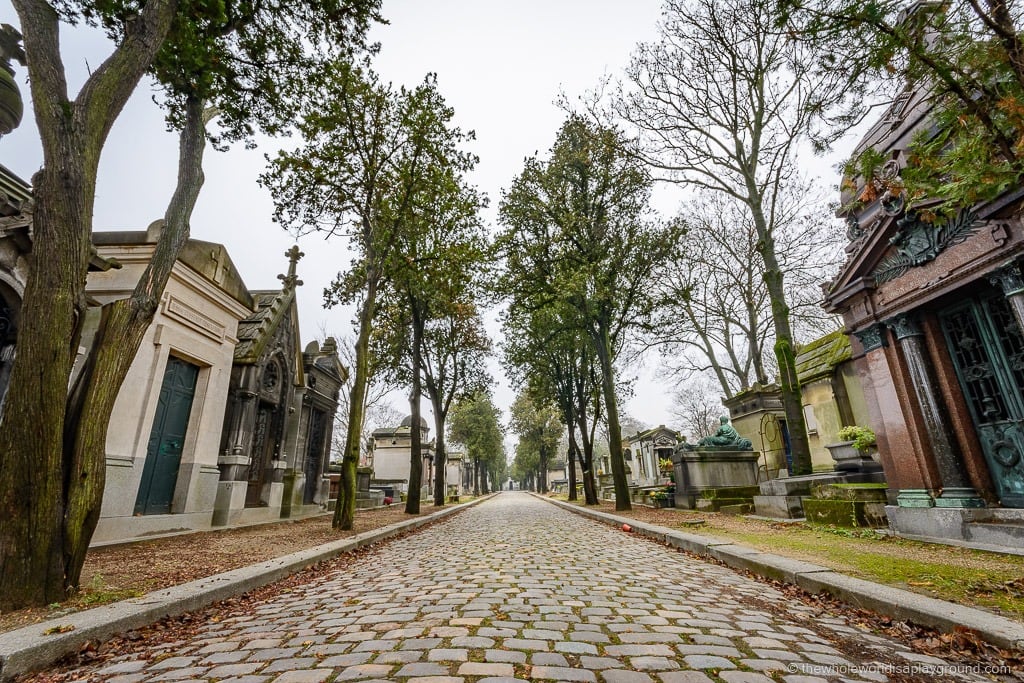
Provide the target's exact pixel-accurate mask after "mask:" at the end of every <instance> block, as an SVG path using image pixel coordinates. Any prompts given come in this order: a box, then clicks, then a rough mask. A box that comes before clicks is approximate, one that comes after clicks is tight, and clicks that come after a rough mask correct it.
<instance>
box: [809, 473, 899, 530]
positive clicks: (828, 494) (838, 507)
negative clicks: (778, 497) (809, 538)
mask: <svg viewBox="0 0 1024 683" xmlns="http://www.w3.org/2000/svg"><path fill="white" fill-rule="evenodd" d="M813 493H814V496H813V497H812V498H804V499H803V507H804V513H805V516H806V517H807V521H808V522H812V523H815V524H831V525H835V526H839V527H884V526H887V525H888V520H887V518H886V516H885V484H871V483H865V484H825V485H821V486H815V487H814V490H813Z"/></svg>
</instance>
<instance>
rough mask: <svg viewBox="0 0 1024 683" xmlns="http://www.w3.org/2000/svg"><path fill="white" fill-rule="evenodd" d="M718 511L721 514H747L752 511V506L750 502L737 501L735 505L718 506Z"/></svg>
mask: <svg viewBox="0 0 1024 683" xmlns="http://www.w3.org/2000/svg"><path fill="white" fill-rule="evenodd" d="M718 511H719V512H721V513H722V514H723V515H749V514H750V513H751V512H753V511H754V506H753V505H751V504H750V503H738V504H736V505H723V506H721V507H720V508H718Z"/></svg>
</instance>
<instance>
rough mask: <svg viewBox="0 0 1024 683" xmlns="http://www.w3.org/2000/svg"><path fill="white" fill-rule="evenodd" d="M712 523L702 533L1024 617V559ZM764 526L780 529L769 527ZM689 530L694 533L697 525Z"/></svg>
mask: <svg viewBox="0 0 1024 683" xmlns="http://www.w3.org/2000/svg"><path fill="white" fill-rule="evenodd" d="M717 522H718V520H715V519H709V520H708V523H707V524H706V525H704V526H702V527H701V528H700V529H699V530H697V532H698V533H707V534H709V535H714V536H722V537H726V538H729V539H732V540H736V541H740V542H741V543H744V544H746V545H749V546H752V547H754V548H757V549H758V550H763V551H765V552H771V553H776V554H778V555H784V556H787V557H794V558H797V559H802V560H806V561H809V562H814V563H816V564H821V565H824V566H826V567H829V568H831V569H835V570H837V571H840V572H843V573H844V574H849V575H851V576H856V577H858V578H861V579H866V580H868V581H875V582H878V583H883V584H887V585H890V586H897V587H900V588H906V589H909V590H913V591H915V592H918V593H924V594H926V595H930V596H932V597H936V598H940V599H943V600H948V601H950V602H956V603H960V604H967V605H975V606H978V607H986V608H989V609H994V610H996V611H999V612H1002V613H1005V614H1006V615H1007V616H1010V617H1013V618H1017V619H1021V618H1024V578H1022V577H1024V557H1021V556H1017V555H999V554H995V553H987V552H984V551H979V550H969V549H965V548H956V547H950V546H941V545H935V544H928V543H921V542H919V541H910V540H906V539H901V538H895V537H890V536H882V535H879V534H878V533H877V532H875V531H874V530H871V529H863V530H857V529H835V528H829V527H812V526H808V525H791V526H787V527H785V528H784V529H770V528H769V529H768V530H769V533H766V532H765V531H766V530H764V529H762V530H756V529H752V530H749V531H743V530H737V529H734V528H729V527H728V526H727V525H725V524H721V523H717ZM764 526H765V527H770V526H776V527H777V526H779V525H769V524H765V525H764ZM686 529H687V530H688V531H691V532H693V531H695V530H694V528H693V527H692V526H688V527H686Z"/></svg>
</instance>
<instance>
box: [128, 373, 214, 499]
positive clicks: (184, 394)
mask: <svg viewBox="0 0 1024 683" xmlns="http://www.w3.org/2000/svg"><path fill="white" fill-rule="evenodd" d="M198 376H199V368H198V367H197V366H195V365H192V364H191V363H186V362H185V361H183V360H181V359H179V358H175V357H174V356H170V357H168V359H167V369H166V370H165V371H164V381H163V385H161V387H160V398H159V400H158V402H157V406H156V415H154V416H153V428H152V430H150V433H149V446H148V448H147V449H146V464H145V465H144V466H143V467H142V482H141V483H140V484H139V495H138V497H137V498H136V499H135V514H137V515H165V514H167V513H169V512H170V511H171V498H172V497H173V496H174V484H175V482H176V481H177V479H178V466H179V465H180V464H181V451H182V448H183V447H184V444H185V432H186V431H187V429H188V417H189V413H190V412H191V411H192V398H193V396H195V393H196V377H198Z"/></svg>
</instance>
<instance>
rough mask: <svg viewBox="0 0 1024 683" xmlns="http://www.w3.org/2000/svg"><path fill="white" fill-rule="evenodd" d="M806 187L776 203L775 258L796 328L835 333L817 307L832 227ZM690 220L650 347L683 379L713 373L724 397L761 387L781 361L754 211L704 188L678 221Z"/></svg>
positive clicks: (808, 333) (834, 250)
mask: <svg viewBox="0 0 1024 683" xmlns="http://www.w3.org/2000/svg"><path fill="white" fill-rule="evenodd" d="M826 209H827V207H826V204H825V202H824V201H823V200H822V199H821V198H820V197H817V196H816V195H815V193H814V192H813V191H812V190H811V188H810V186H809V184H807V183H792V184H790V185H788V186H787V188H786V192H785V193H784V194H783V195H782V196H780V199H779V202H778V211H777V213H778V219H777V223H778V227H777V229H776V254H777V256H778V261H779V265H780V268H781V269H782V270H783V272H784V273H785V274H786V296H787V298H788V300H789V301H790V302H791V305H790V318H791V322H792V325H793V330H794V334H795V335H797V336H798V337H800V338H805V339H806V338H808V337H811V338H813V337H816V336H819V335H820V334H824V333H826V332H828V331H831V330H833V329H835V327H836V322H835V319H834V317H833V316H829V315H827V314H826V313H825V312H824V310H822V308H821V306H820V303H821V297H822V294H821V287H820V283H821V281H822V280H823V278H824V277H825V275H826V274H827V273H828V272H830V271H831V270H832V269H834V267H835V266H836V265H837V264H838V262H839V260H840V259H839V255H840V253H841V250H840V248H839V240H838V236H837V234H836V229H837V225H838V223H837V222H835V221H828V220H824V219H822V218H819V216H827V213H826ZM679 220H680V221H684V222H686V224H687V226H688V228H689V229H688V230H687V233H686V235H685V237H684V238H683V240H684V241H683V245H682V249H681V250H680V254H681V256H680V258H679V259H678V260H677V261H676V263H675V264H674V267H673V268H671V269H669V273H668V275H667V276H666V277H665V278H664V279H663V280H661V281H660V282H659V283H658V287H659V290H660V292H661V306H660V310H659V316H658V321H657V323H658V324H657V325H656V326H655V327H654V328H653V331H652V344H654V345H658V346H659V347H660V350H661V353H662V355H663V357H664V359H665V368H666V370H667V371H668V373H667V374H668V375H669V376H670V377H672V378H673V379H675V380H677V381H684V382H685V381H688V380H689V379H690V378H691V377H693V376H694V375H701V376H711V377H713V378H714V379H715V380H717V383H718V385H719V391H720V392H721V393H722V394H724V395H725V396H726V397H727V398H730V397H732V396H733V395H734V394H735V393H736V392H738V391H743V390H746V389H749V388H750V387H751V386H752V385H753V384H754V383H755V382H757V383H760V384H767V383H769V382H770V381H771V379H772V378H773V377H774V376H775V373H776V370H777V367H778V366H777V363H776V359H775V357H774V355H773V354H772V353H771V352H770V351H768V350H769V349H771V348H772V345H773V343H774V341H775V328H774V326H773V324H772V311H771V298H770V296H769V293H768V288H767V285H766V283H765V279H764V262H763V260H762V259H761V258H759V254H758V248H759V238H758V233H757V229H756V227H755V226H754V223H753V220H752V219H751V217H750V212H749V211H747V210H746V207H745V206H744V205H743V204H741V203H740V202H738V201H737V200H736V199H734V198H732V197H729V196H727V195H725V194H723V193H720V192H710V191H702V192H699V193H698V194H697V195H696V197H695V198H694V199H692V200H691V201H689V202H687V203H686V204H685V205H684V207H683V209H682V211H681V213H680V217H679Z"/></svg>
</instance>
